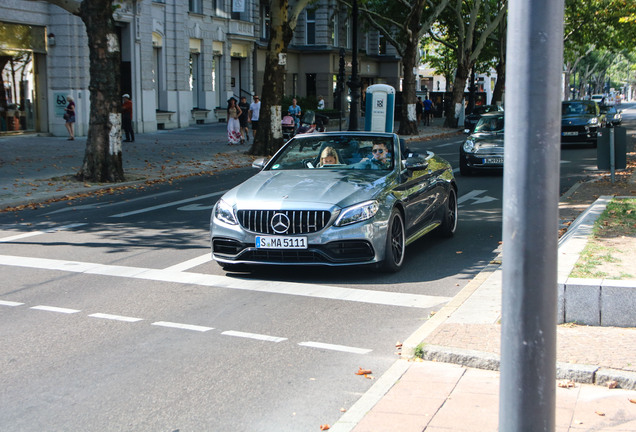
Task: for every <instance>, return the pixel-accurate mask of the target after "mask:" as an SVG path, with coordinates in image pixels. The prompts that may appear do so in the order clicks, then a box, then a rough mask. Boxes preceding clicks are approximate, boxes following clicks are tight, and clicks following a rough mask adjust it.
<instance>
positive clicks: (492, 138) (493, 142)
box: [470, 132, 504, 148]
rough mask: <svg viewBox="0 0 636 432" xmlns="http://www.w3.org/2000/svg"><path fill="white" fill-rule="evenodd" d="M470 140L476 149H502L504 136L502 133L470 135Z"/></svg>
mask: <svg viewBox="0 0 636 432" xmlns="http://www.w3.org/2000/svg"><path fill="white" fill-rule="evenodd" d="M470 137H471V139H472V140H473V142H474V143H475V146H476V147H481V148H487V147H503V145H504V134H503V132H502V133H476V134H472V135H471V136H470Z"/></svg>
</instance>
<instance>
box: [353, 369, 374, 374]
mask: <svg viewBox="0 0 636 432" xmlns="http://www.w3.org/2000/svg"><path fill="white" fill-rule="evenodd" d="M370 373H372V372H371V369H362V368H358V372H356V375H368V374H370Z"/></svg>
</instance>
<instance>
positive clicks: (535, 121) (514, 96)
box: [499, 0, 564, 432]
mask: <svg viewBox="0 0 636 432" xmlns="http://www.w3.org/2000/svg"><path fill="white" fill-rule="evenodd" d="M508 4H509V8H508V43H507V53H506V57H507V70H506V102H505V116H506V129H505V142H506V146H505V154H504V160H505V168H504V204H503V294H502V329H501V383H500V401H499V430H500V431H502V432H510V431H514V432H522V431H532V432H535V431H554V428H555V410H556V409H555V400H556V389H555V387H556V322H557V234H558V220H559V208H558V202H559V159H560V158H559V156H560V127H561V120H560V119H561V97H560V95H561V94H562V93H563V89H562V85H561V71H562V68H563V7H564V0H533V1H527V0H509V2H508Z"/></svg>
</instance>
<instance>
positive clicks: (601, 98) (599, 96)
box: [592, 94, 605, 105]
mask: <svg viewBox="0 0 636 432" xmlns="http://www.w3.org/2000/svg"><path fill="white" fill-rule="evenodd" d="M592 100H593V101H594V102H596V103H597V104H599V105H605V95H603V94H593V95H592Z"/></svg>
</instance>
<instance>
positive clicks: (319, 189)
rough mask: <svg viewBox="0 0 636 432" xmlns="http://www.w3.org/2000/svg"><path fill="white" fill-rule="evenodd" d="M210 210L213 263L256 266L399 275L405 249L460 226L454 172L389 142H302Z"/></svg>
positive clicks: (368, 137)
mask: <svg viewBox="0 0 636 432" xmlns="http://www.w3.org/2000/svg"><path fill="white" fill-rule="evenodd" d="M253 166H254V167H256V168H261V171H260V172H259V173H258V174H256V175H255V176H253V177H251V178H250V179H248V180H246V181H245V182H243V183H242V184H240V185H238V186H236V187H235V188H233V189H232V190H230V191H228V192H227V193H225V195H223V196H222V197H221V199H220V200H219V201H218V202H217V203H216V205H215V206H214V209H213V210H212V215H211V220H210V238H211V245H212V257H213V258H214V259H215V260H216V261H217V262H218V263H219V264H220V265H221V266H222V267H223V268H224V269H226V270H233V269H239V268H244V267H250V266H252V265H324V266H345V265H361V264H374V265H376V266H378V267H380V268H381V269H382V270H384V271H388V272H396V271H398V270H400V268H401V267H402V266H403V263H404V256H405V251H406V246H407V245H408V244H410V243H412V242H413V241H415V240H417V239H418V238H420V237H422V236H423V235H425V234H427V233H429V232H431V231H433V230H436V231H437V232H438V233H439V234H441V235H442V236H447V237H450V236H452V235H453V234H454V233H455V230H456V227H457V185H456V184H455V178H454V177H453V170H452V168H451V166H450V164H449V163H448V162H447V161H445V160H444V159H442V158H440V157H438V156H436V155H434V154H433V153H431V152H427V153H426V154H423V155H418V154H413V153H411V152H410V151H409V150H407V149H406V147H405V145H404V142H403V141H401V140H400V139H399V138H398V136H397V135H395V134H391V133H373V132H327V133H320V134H308V135H298V136H296V137H294V138H293V139H291V140H290V141H288V142H287V143H286V144H285V145H284V146H283V147H282V148H281V149H280V150H279V151H278V152H277V153H276V154H275V155H274V156H273V157H272V158H271V159H270V160H268V161H266V160H264V159H260V160H257V161H255V162H254V165H253Z"/></svg>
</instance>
